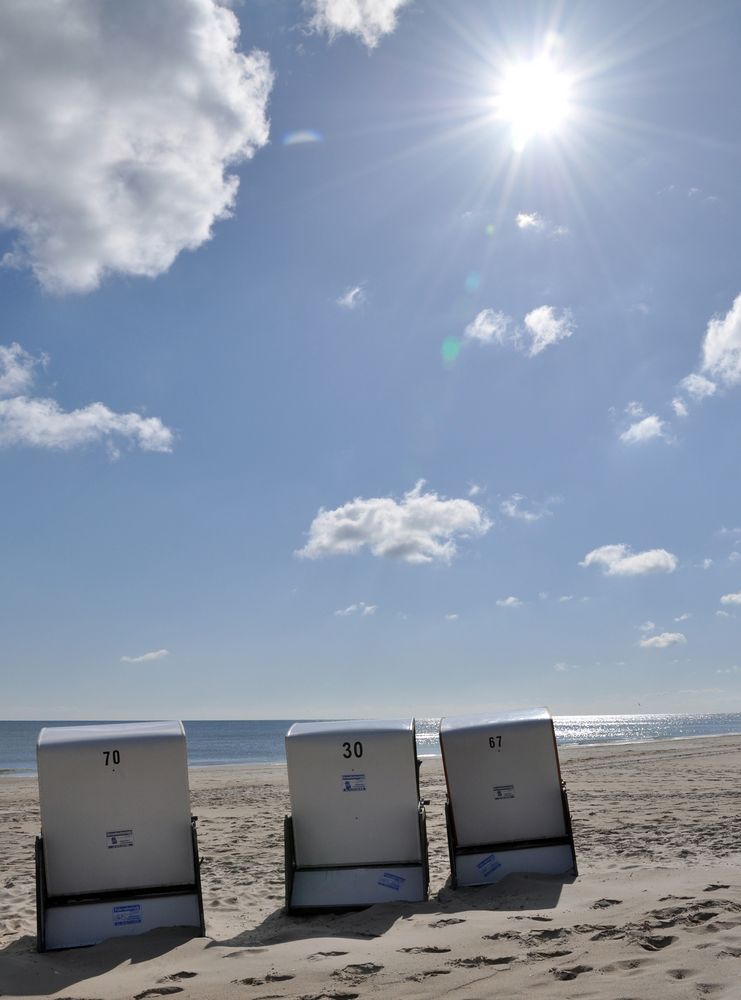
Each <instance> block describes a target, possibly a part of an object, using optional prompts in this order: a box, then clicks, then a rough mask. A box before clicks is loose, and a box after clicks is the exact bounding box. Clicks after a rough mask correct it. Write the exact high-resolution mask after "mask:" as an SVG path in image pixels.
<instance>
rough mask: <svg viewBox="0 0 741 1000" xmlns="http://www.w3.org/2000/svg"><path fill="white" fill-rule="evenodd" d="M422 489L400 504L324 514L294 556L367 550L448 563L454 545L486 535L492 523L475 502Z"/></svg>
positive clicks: (386, 501) (382, 502) (358, 502)
mask: <svg viewBox="0 0 741 1000" xmlns="http://www.w3.org/2000/svg"><path fill="white" fill-rule="evenodd" d="M424 486H425V483H424V480H422V479H420V481H419V482H418V483H417V484H416V486H415V487H414V489H412V490H409V492H408V493H405V494H404V496H403V497H402V498H401V500H396V499H395V498H394V497H371V498H368V499H365V498H363V497H356V498H355V499H354V500H350V501H349V502H348V503H346V504H343V505H342V506H341V507H337V508H335V509H334V510H325V509H324V508H322V509H321V510H320V511H319V513H318V514H317V515H316V517H315V518H314V520H313V521H312V522H311V525H310V527H309V537H308V541H307V542H306V544H305V545H304V547H303V548H301V549H299V550H298V551H297V552H296V553H295V554H296V555H297V556H300V557H302V558H306V559H320V558H322V557H324V556H334V555H354V554H356V553H358V552H360V551H361V550H362V549H363V548H368V549H369V550H370V552H371V553H372V554H373V555H374V556H384V557H386V558H388V559H399V560H401V561H403V562H409V563H431V562H450V560H451V559H453V557H454V556H455V555H456V554H457V551H458V548H457V544H456V540H457V539H458V538H474V537H477V536H481V535H485V534H486V532H487V531H489V529H490V528H491V521H490V520H489V518H488V517H487V516H486V514H485V512H484V511H483V510H482V508H481V507H479V506H477V505H476V504H475V503H473V502H472V501H471V500H465V499H462V498H461V499H454V500H448V499H446V498H445V497H440V496H438V494H437V493H434V492H431V491H430V492H423V490H424Z"/></svg>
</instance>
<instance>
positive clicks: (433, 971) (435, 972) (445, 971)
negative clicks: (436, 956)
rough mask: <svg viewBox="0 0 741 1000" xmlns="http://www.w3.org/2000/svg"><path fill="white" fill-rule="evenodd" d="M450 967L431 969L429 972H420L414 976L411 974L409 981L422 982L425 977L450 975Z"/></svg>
mask: <svg viewBox="0 0 741 1000" xmlns="http://www.w3.org/2000/svg"><path fill="white" fill-rule="evenodd" d="M449 975H450V969H430V970H429V971H428V972H418V973H417V974H416V975H414V976H409V977H408V979H407V982H408V983H421V982H424V980H425V979H430V978H431V977H432V976H449Z"/></svg>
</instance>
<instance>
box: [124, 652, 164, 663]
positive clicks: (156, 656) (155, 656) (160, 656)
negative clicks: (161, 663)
mask: <svg viewBox="0 0 741 1000" xmlns="http://www.w3.org/2000/svg"><path fill="white" fill-rule="evenodd" d="M169 655H170V651H169V649H155V650H152V652H151V653H142V655H141V656H122V657H121V663H151V661H152V660H164V658H165V657H166V656H169Z"/></svg>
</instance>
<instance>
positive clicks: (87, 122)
mask: <svg viewBox="0 0 741 1000" xmlns="http://www.w3.org/2000/svg"><path fill="white" fill-rule="evenodd" d="M0 37H2V39H3V59H2V63H1V64H0V94H2V99H1V100H0V133H2V136H3V164H4V166H3V170H2V173H0V227H4V228H6V229H10V230H12V231H13V232H14V233H15V234H16V243H15V246H14V248H13V249H12V251H11V252H9V253H8V254H6V256H5V258H4V263H5V265H6V266H14V267H23V268H30V269H31V271H32V272H33V273H34V275H35V276H36V278H37V279H38V280H39V281H40V282H41V284H42V285H43V287H44V288H45V289H47V290H50V291H55V292H86V291H90V290H91V289H94V288H95V287H97V285H98V284H99V283H100V281H101V279H102V278H103V277H104V276H105V275H106V274H108V273H115V272H118V273H121V274H128V275H143V276H148V277H154V276H156V275H158V274H161V273H162V272H163V271H166V270H167V269H168V268H169V267H170V265H171V264H172V262H173V261H174V259H175V258H176V257H177V255H178V254H179V253H180V252H181V251H182V250H185V249H191V250H192V249H195V248H196V247H198V246H200V245H201V244H202V243H203V242H204V241H206V240H208V239H209V238H210V236H211V232H212V226H213V224H214V222H215V221H216V220H218V219H223V218H225V217H227V216H228V215H229V214H230V213H231V211H232V209H233V207H234V204H235V200H236V195H237V188H238V186H239V179H238V177H237V175H236V174H235V173H233V172H230V169H231V168H232V167H233V166H234V165H236V164H237V163H239V162H241V161H244V160H247V159H249V158H250V157H252V156H253V155H254V153H255V151H256V150H257V149H258V148H259V147H261V146H263V145H264V144H265V143H266V142H267V140H268V122H267V119H266V108H267V102H268V96H269V93H270V88H271V86H272V72H271V68H270V62H269V59H268V57H267V55H266V54H265V53H263V52H259V51H253V52H251V53H250V54H248V55H245V54H244V53H241V52H239V51H237V45H238V41H239V22H238V20H237V18H236V16H235V15H234V13H233V12H232V11H231V10H229V9H228V8H227V7H226V6H223V5H221V4H219V3H217V2H215V0H157V2H156V3H150V2H149V0H126V2H125V3H100V2H95V3H92V2H82V0H73V2H69V3H65V4H64V5H62V6H60V4H59V3H58V0H33V2H29V0H6V2H4V3H2V4H0Z"/></svg>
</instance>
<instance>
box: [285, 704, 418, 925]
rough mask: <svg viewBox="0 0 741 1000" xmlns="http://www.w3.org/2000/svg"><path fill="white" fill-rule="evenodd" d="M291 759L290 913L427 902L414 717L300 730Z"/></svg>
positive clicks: (295, 729)
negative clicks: (384, 903)
mask: <svg viewBox="0 0 741 1000" xmlns="http://www.w3.org/2000/svg"><path fill="white" fill-rule="evenodd" d="M286 759H287V763H288V785H289V791H290V797H291V813H292V814H291V816H286V820H285V854H286V909H287V910H288V912H289V913H296V912H301V911H310V910H322V909H326V910H345V909H359V908H362V907H364V906H370V905H371V904H373V903H383V902H389V901H391V900H404V901H420V900H425V899H427V888H428V884H429V874H428V867H427V834H426V826H425V810H424V803H423V802H422V801H421V800H420V797H419V782H418V763H417V748H416V741H415V730H414V720H413V719H409V720H390V721H385V720H384V721H376V720H373V721H363V722H301V723H296V724H295V725H293V726H291V728H290V729H289V731H288V734H287V735H286Z"/></svg>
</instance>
